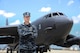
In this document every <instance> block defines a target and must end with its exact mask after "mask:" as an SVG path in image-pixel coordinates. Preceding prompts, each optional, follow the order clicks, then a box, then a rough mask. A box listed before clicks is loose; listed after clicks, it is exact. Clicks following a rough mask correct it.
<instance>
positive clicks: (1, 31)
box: [0, 26, 18, 36]
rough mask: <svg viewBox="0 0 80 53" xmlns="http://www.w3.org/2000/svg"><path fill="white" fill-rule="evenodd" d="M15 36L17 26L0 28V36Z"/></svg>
mask: <svg viewBox="0 0 80 53" xmlns="http://www.w3.org/2000/svg"><path fill="white" fill-rule="evenodd" d="M8 35H11V36H17V35H18V32H17V26H7V27H1V28H0V36H8Z"/></svg>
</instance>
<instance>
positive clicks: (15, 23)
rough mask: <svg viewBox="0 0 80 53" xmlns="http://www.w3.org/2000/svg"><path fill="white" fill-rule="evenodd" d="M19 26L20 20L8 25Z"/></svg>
mask: <svg viewBox="0 0 80 53" xmlns="http://www.w3.org/2000/svg"><path fill="white" fill-rule="evenodd" d="M18 24H20V20H16V21H15V22H12V23H10V24H9V25H18Z"/></svg>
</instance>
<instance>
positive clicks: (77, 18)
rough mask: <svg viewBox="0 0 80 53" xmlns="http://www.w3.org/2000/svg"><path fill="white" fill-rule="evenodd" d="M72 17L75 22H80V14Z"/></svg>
mask: <svg viewBox="0 0 80 53" xmlns="http://www.w3.org/2000/svg"><path fill="white" fill-rule="evenodd" d="M72 19H73V22H74V23H75V24H78V23H80V14H79V15H78V16H72Z"/></svg>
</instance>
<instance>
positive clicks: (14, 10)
mask: <svg viewBox="0 0 80 53" xmlns="http://www.w3.org/2000/svg"><path fill="white" fill-rule="evenodd" d="M56 11H59V12H62V13H64V14H65V15H66V16H67V17H68V18H69V19H72V20H73V22H74V24H73V27H72V30H71V32H70V34H73V35H75V36H77V37H78V36H80V0H0V27H3V26H6V18H8V21H9V25H16V24H21V23H23V13H24V12H30V13H31V22H33V21H35V20H36V19H38V18H40V17H42V16H44V15H45V14H48V13H50V12H56Z"/></svg>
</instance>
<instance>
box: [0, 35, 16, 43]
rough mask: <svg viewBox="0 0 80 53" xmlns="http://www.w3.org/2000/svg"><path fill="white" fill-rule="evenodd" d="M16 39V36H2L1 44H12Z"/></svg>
mask: <svg viewBox="0 0 80 53" xmlns="http://www.w3.org/2000/svg"><path fill="white" fill-rule="evenodd" d="M13 41H14V37H7V36H5V37H0V44H11V43H13Z"/></svg>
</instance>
